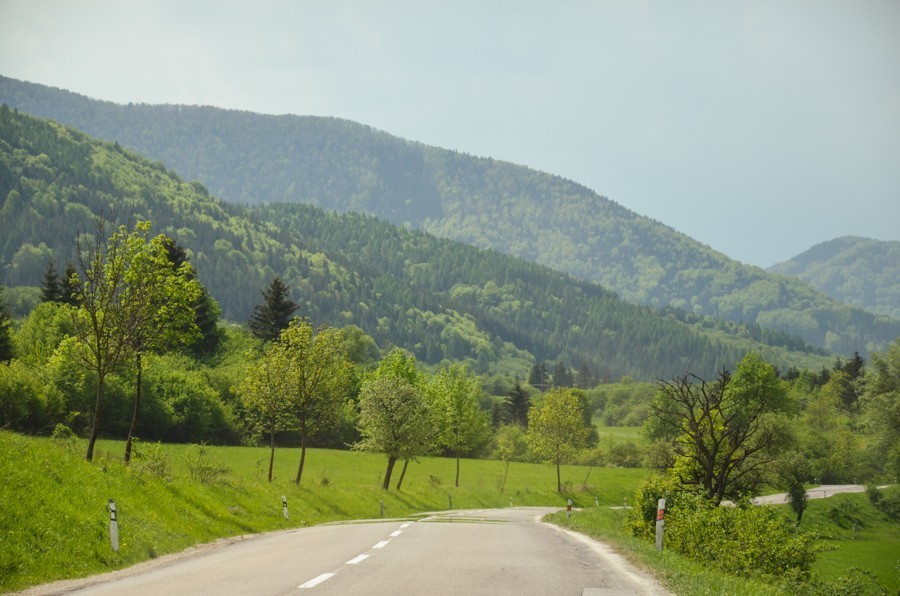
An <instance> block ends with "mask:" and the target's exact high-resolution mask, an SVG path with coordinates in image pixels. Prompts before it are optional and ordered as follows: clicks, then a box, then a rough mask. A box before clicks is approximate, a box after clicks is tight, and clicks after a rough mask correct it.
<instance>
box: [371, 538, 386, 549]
mask: <svg viewBox="0 0 900 596" xmlns="http://www.w3.org/2000/svg"><path fill="white" fill-rule="evenodd" d="M388 542H390V540H382V541H381V542H379V543H378V544H376V545H375V546H373V547H372V548H384V547H386V546H387V545H388Z"/></svg>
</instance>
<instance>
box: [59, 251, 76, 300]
mask: <svg viewBox="0 0 900 596" xmlns="http://www.w3.org/2000/svg"><path fill="white" fill-rule="evenodd" d="M75 274H76V271H75V265H73V264H72V262H71V261H66V268H65V270H64V271H63V275H62V279H61V280H60V282H59V301H60V302H61V303H62V304H68V305H69V306H77V305H78V295H77V284H75V282H74V281H73V277H72V276H73V275H75Z"/></svg>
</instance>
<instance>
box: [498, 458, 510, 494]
mask: <svg viewBox="0 0 900 596" xmlns="http://www.w3.org/2000/svg"><path fill="white" fill-rule="evenodd" d="M507 476H509V460H506V470H504V471H503V484H501V485H500V492H501V493H502V492H503V491H505V490H506V477H507Z"/></svg>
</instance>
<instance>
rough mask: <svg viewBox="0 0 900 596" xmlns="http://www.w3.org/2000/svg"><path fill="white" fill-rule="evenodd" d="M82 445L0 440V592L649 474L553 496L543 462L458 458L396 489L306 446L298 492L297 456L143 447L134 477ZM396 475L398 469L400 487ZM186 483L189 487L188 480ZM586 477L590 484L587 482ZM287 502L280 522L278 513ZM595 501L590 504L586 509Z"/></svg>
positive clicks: (578, 477)
mask: <svg viewBox="0 0 900 596" xmlns="http://www.w3.org/2000/svg"><path fill="white" fill-rule="evenodd" d="M84 450H85V443H84V441H82V440H77V439H76V440H71V439H70V440H53V439H39V438H32V437H25V436H21V435H17V434H13V433H9V432H3V431H0V478H3V479H4V482H3V483H2V484H0V533H2V534H0V543H2V548H0V591H11V590H18V589H22V588H25V587H27V586H31V585H36V584H40V583H44V582H48V581H53V580H57V579H64V578H74V577H82V576H87V575H90V574H94V573H100V572H105V571H110V570H112V569H117V568H120V567H125V566H128V565H132V564H134V563H137V562H140V561H144V560H147V559H151V558H155V557H158V556H160V555H163V554H167V553H172V552H178V551H181V550H183V549H185V548H188V547H190V546H192V545H196V544H199V543H203V542H210V541H213V540H216V539H218V538H221V537H227V536H238V535H245V534H251V533H257V532H265V531H270V530H277V529H283V528H288V527H298V526H304V525H314V524H319V523H323V522H328V521H335V520H345V519H367V518H377V517H379V516H380V515H381V507H382V504H383V507H384V515H385V516H386V517H404V516H408V515H410V514H412V513H418V512H424V511H434V510H444V509H447V508H449V506H450V501H451V499H452V503H453V508H456V509H463V508H474V507H478V508H482V507H508V506H509V505H510V504H513V505H517V506H518V505H550V506H553V505H559V506H564V505H565V504H566V499H567V498H569V497H571V498H572V499H573V501H574V502H575V504H576V506H587V505H591V506H592V505H594V503H595V502H596V501H599V502H600V503H601V504H603V505H611V504H621V503H622V501H623V499H625V497H626V496H630V495H631V494H632V493H633V491H634V490H635V488H636V487H637V486H638V484H639V483H640V482H641V480H642V479H643V477H644V476H645V474H646V471H643V470H636V469H607V468H593V469H588V468H585V467H575V466H566V467H564V468H563V480H564V482H567V484H568V485H569V486H570V487H571V489H570V492H569V493H566V494H564V495H560V494H558V493H557V492H556V476H555V470H554V469H553V468H552V467H550V466H542V465H535V464H521V463H512V464H510V466H509V474H508V477H507V480H506V486H505V488H504V490H503V491H501V490H500V488H501V484H502V481H503V476H504V472H505V465H504V464H503V463H502V462H498V461H487V460H464V461H463V462H462V467H461V478H460V487H459V488H455V487H454V486H453V482H454V477H455V461H454V460H452V459H444V458H424V459H422V460H421V461H420V462H419V463H413V464H410V468H409V471H408V472H407V475H406V478H405V481H404V485H403V490H402V491H401V492H398V491H396V490H394V489H392V490H390V491H383V490H381V488H380V487H381V481H382V478H383V474H384V468H385V464H386V460H385V458H384V457H382V456H378V455H371V454H364V453H354V452H346V451H330V450H318V449H313V450H309V451H308V453H307V460H306V466H305V470H304V476H303V479H302V481H301V483H300V485H299V486H297V485H295V484H294V482H293V480H294V477H295V475H296V472H297V469H296V466H297V464H298V462H299V456H300V454H299V450H298V449H279V450H278V451H276V455H275V463H276V469H275V476H276V478H275V480H274V481H273V482H272V483H269V482H267V481H266V472H267V466H268V455H269V454H268V450H267V449H263V448H247V447H216V448H207V449H205V450H201V448H199V447H198V446H188V445H165V446H155V445H142V446H141V452H142V453H145V454H147V455H146V456H145V457H143V458H141V459H138V460H136V461H135V462H134V463H133V464H132V466H131V467H130V468H126V467H125V466H124V465H123V464H122V463H121V457H122V453H123V452H124V446H123V444H122V442H119V441H101V442H99V443H98V446H97V450H96V452H95V458H94V462H92V463H88V462H86V461H84ZM399 468H400V466H398V467H397V469H396V470H395V473H394V481H393V483H396V480H397V478H398V477H399V472H400V469H399ZM192 476H193V479H192ZM585 478H587V486H584V485H583V484H584V482H585ZM282 495H284V496H286V497H287V500H288V508H289V512H290V520H287V521H286V520H285V519H284V517H283V514H282V503H281V497H282ZM109 499H114V500H115V502H116V506H117V512H118V520H119V533H120V547H121V548H120V550H119V552H118V553H115V552H113V551H112V550H111V548H110V543H109V514H108V512H107V501H108V500H109ZM595 499H596V501H595Z"/></svg>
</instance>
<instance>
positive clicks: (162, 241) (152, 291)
mask: <svg viewBox="0 0 900 596" xmlns="http://www.w3.org/2000/svg"><path fill="white" fill-rule="evenodd" d="M148 230H149V226H148ZM171 243H172V241H171V239H169V238H167V237H166V236H164V235H162V234H160V235H159V236H157V237H155V238H153V239H151V240H150V241H149V242H147V243H146V244H144V246H143V247H141V250H139V251H138V252H137V254H135V255H134V258H133V259H132V261H131V263H130V264H129V266H128V270H127V272H126V274H125V287H124V291H123V298H122V305H123V308H124V311H125V315H124V316H125V324H126V326H127V327H128V328H130V329H131V330H132V331H131V346H130V351H131V353H132V354H133V355H134V361H135V367H136V370H137V380H136V382H135V394H134V408H133V413H132V416H131V425H130V426H129V428H128V438H127V439H126V440H125V463H126V464H127V463H129V462H130V461H131V447H132V442H133V438H134V433H135V431H136V430H137V424H138V419H139V417H140V410H141V374H142V372H143V362H142V356H143V355H144V353H145V352H148V351H150V352H160V351H162V350H165V349H169V348H183V347H185V346H188V345H190V344H192V343H193V342H194V341H195V340H196V339H197V338H199V336H200V330H199V328H198V327H197V325H196V323H195V322H194V321H195V311H194V308H193V307H194V305H196V303H197V300H198V299H199V298H200V284H199V282H197V279H196V276H195V275H194V272H193V270H192V268H191V265H190V263H188V262H187V261H182V262H181V263H175V262H173V261H172V260H171V259H170V257H169V249H168V246H169V245H170V244H171Z"/></svg>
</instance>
